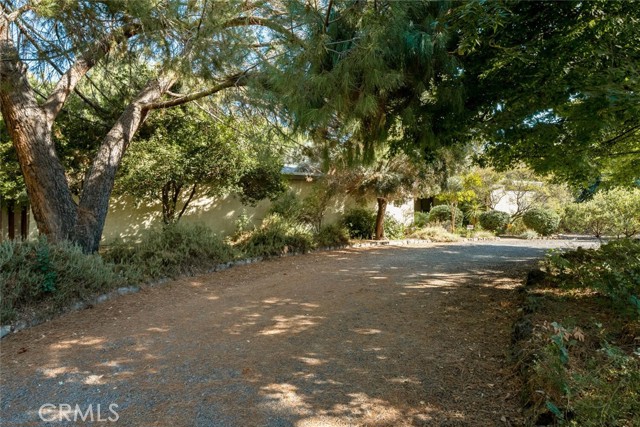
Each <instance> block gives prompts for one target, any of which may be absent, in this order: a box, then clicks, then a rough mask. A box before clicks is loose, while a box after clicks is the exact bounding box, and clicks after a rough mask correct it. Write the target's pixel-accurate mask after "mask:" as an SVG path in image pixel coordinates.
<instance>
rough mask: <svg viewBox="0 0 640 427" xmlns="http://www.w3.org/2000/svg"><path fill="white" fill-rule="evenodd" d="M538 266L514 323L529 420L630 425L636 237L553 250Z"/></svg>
mask: <svg viewBox="0 0 640 427" xmlns="http://www.w3.org/2000/svg"><path fill="white" fill-rule="evenodd" d="M543 269H544V271H545V273H546V274H545V273H542V274H538V275H533V276H532V275H530V279H531V277H534V278H535V280H529V286H527V287H525V292H524V298H523V307H522V311H523V313H525V315H524V316H523V318H521V319H520V320H519V321H518V323H516V327H515V329H514V338H515V339H516V346H515V351H516V353H515V354H516V360H517V365H518V367H519V368H520V373H521V374H522V375H523V381H524V388H523V389H524V396H523V397H524V400H525V404H526V411H527V416H528V419H529V422H530V424H531V425H568V426H602V425H607V426H637V425H638V420H640V305H639V304H638V295H639V294H640V242H639V241H637V240H636V241H633V240H620V241H613V242H610V243H607V244H605V245H603V246H602V247H601V248H600V249H597V250H596V249H587V250H584V249H578V250H576V251H571V252H566V253H557V252H556V253H552V254H550V255H549V256H548V257H547V259H546V260H545V261H544V263H543ZM538 273H541V272H538ZM536 277H537V278H536Z"/></svg>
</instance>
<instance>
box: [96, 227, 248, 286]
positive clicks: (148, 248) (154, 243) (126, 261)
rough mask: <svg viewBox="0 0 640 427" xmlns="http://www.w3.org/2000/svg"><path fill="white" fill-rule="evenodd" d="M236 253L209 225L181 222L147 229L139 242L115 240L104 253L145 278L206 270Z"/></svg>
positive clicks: (232, 257) (113, 260)
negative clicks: (130, 242)
mask: <svg viewBox="0 0 640 427" xmlns="http://www.w3.org/2000/svg"><path fill="white" fill-rule="evenodd" d="M236 256H237V252H236V251H235V250H234V249H233V248H232V247H231V246H230V245H228V244H226V243H224V242H223V240H222V239H221V238H219V237H218V236H217V235H216V234H215V233H214V232H213V230H211V229H210V228H208V227H205V226H202V225H190V224H181V223H176V224H169V225H166V226H164V227H162V228H161V229H158V230H151V231H148V232H147V233H146V234H144V235H143V236H142V240H141V242H139V243H135V244H129V243H125V242H123V241H116V242H114V243H113V244H112V245H111V246H110V247H109V248H108V250H107V251H106V252H105V254H104V257H105V259H106V260H108V261H110V262H113V263H115V264H118V265H124V266H127V267H130V268H131V269H133V270H135V271H137V272H138V273H139V274H140V275H142V276H143V277H144V278H145V279H156V278H162V277H176V276H178V275H181V274H193V273H197V272H203V271H207V270H209V269H211V268H213V267H214V266H215V265H216V264H220V263H224V262H227V261H230V260H233V259H234V258H236Z"/></svg>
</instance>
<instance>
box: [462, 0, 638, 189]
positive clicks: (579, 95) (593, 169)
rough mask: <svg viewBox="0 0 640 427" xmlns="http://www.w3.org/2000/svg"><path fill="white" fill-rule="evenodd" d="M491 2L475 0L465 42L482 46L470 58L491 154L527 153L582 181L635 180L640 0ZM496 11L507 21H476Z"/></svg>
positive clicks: (533, 163) (506, 158)
mask: <svg viewBox="0 0 640 427" xmlns="http://www.w3.org/2000/svg"><path fill="white" fill-rule="evenodd" d="M489 3H493V2H484V3H483V2H474V5H475V6H476V9H475V10H474V13H473V14H469V15H466V16H465V17H464V18H462V20H463V21H466V22H467V23H468V26H469V27H468V29H467V31H464V33H463V34H464V35H463V36H462V37H463V39H465V38H467V37H468V38H469V40H467V42H465V45H466V44H467V43H469V45H470V46H473V47H472V48H470V49H469V50H470V51H473V52H468V54H467V56H466V58H464V59H463V62H464V64H465V66H464V68H465V71H466V74H465V75H466V76H467V77H468V81H467V82H466V87H467V89H468V90H469V91H470V93H469V95H470V97H471V98H476V99H477V100H478V102H479V103H482V104H483V105H484V111H485V112H486V116H484V117H485V118H487V120H486V121H485V122H484V123H483V124H481V125H480V126H479V127H480V128H483V129H482V130H483V131H484V133H485V137H484V140H486V141H491V142H490V143H489V144H488V146H487V147H485V153H486V154H487V155H488V157H489V158H490V159H491V160H492V161H493V163H494V164H496V165H498V166H500V167H502V168H504V167H505V166H508V165H512V164H516V163H518V162H524V163H526V164H528V165H529V166H530V167H532V168H533V169H534V170H535V171H536V172H539V173H542V174H547V173H553V174H554V175H555V176H556V177H558V178H560V179H562V180H565V181H569V182H571V183H572V184H574V186H576V187H584V186H586V185H589V184H591V183H593V182H595V181H597V180H599V179H602V180H604V181H608V182H610V183H618V184H619V185H625V186H631V185H633V183H634V181H635V180H637V179H638V178H639V177H640V161H638V155H637V154H638V150H639V149H640V145H639V144H640V139H639V138H638V135H639V134H638V130H639V128H638V121H637V117H638V116H639V115H640V110H639V105H640V103H639V102H638V99H639V98H638V97H639V94H640V90H638V88H639V87H640V78H639V76H638V72H637V63H638V60H639V59H640V47H639V46H640V36H639V35H638V32H637V31H635V29H636V28H637V25H638V24H637V23H638V19H640V12H639V11H638V8H637V7H636V5H635V4H634V3H633V2H608V1H590V2H561V3H533V2H526V1H521V2H513V3H509V4H508V5H507V4H505V3H497V4H489ZM468 7H471V6H468ZM496 8H497V9H501V11H500V12H498V13H496V11H495V9H496ZM489 15H492V16H489ZM487 18H488V19H491V20H494V21H495V20H497V21H498V22H499V25H496V26H494V27H485V28H484V30H482V31H479V30H478V28H477V27H475V25H474V24H478V23H480V22H482V21H481V20H483V19H487ZM480 25H482V24H480ZM471 40H473V41H471ZM611 58H616V60H615V61H614V62H613V63H612V62H611ZM523 76H526V78H524V77H523ZM532 93H535V96H529V95H530V94H532ZM489 117H490V118H489ZM478 130H479V129H476V131H478ZM560 141H561V143H559V142H560Z"/></svg>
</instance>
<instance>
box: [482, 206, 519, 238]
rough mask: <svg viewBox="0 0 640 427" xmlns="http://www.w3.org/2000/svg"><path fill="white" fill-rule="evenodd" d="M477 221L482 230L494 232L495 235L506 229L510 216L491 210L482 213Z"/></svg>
mask: <svg viewBox="0 0 640 427" xmlns="http://www.w3.org/2000/svg"><path fill="white" fill-rule="evenodd" d="M478 219H479V221H480V225H482V228H484V229H486V230H491V231H495V232H496V233H502V232H504V230H505V229H506V228H507V225H508V224H509V220H510V219H511V216H510V215H509V214H508V213H506V212H501V211H496V210H493V211H487V212H483V213H482V214H480V216H479V217H478Z"/></svg>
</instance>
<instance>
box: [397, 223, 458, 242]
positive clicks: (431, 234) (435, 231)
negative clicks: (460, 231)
mask: <svg viewBox="0 0 640 427" xmlns="http://www.w3.org/2000/svg"><path fill="white" fill-rule="evenodd" d="M409 237H411V238H414V239H425V240H431V241H432V242H457V241H459V240H460V236H458V235H457V234H453V233H450V232H449V231H447V230H446V229H445V228H444V227H441V226H430V227H424V228H419V229H417V230H415V231H414V232H413V233H412V234H411V235H410V236H409Z"/></svg>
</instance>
